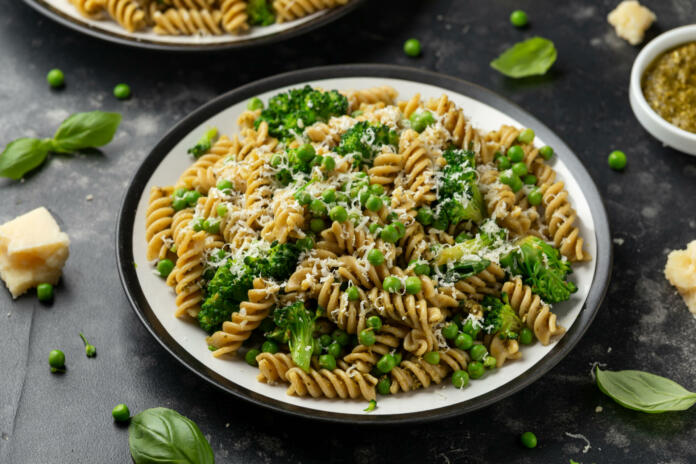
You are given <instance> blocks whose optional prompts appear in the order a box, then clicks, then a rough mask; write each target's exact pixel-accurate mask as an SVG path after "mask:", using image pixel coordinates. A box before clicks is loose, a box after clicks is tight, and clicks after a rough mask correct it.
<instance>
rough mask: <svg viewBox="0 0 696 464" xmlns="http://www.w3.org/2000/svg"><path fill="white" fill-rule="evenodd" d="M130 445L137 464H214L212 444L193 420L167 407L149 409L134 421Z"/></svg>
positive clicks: (130, 427)
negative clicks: (164, 463)
mask: <svg viewBox="0 0 696 464" xmlns="http://www.w3.org/2000/svg"><path fill="white" fill-rule="evenodd" d="M128 445H129V446H130V452H131V455H132V456H133V461H135V464H147V463H163V462H172V463H174V462H175V463H178V464H187V463H190V464H214V463H215V456H214V455H213V450H212V448H211V447H210V443H208V440H206V439H205V437H204V436H203V434H202V433H201V430H200V429H199V428H198V426H197V425H196V424H195V423H194V422H193V421H192V420H190V419H188V418H186V417H184V416H182V415H181V414H179V413H178V412H176V411H173V410H171V409H167V408H152V409H146V410H145V411H142V412H141V413H139V414H137V415H136V416H134V417H133V418H132V419H131V423H130V425H129V426H128Z"/></svg>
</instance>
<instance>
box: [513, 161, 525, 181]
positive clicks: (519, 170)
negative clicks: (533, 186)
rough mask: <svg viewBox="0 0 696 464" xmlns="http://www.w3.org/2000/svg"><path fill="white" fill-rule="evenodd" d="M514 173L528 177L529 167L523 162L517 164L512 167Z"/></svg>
mask: <svg viewBox="0 0 696 464" xmlns="http://www.w3.org/2000/svg"><path fill="white" fill-rule="evenodd" d="M512 172H514V173H515V174H516V175H518V176H520V177H521V176H524V175H527V165H526V164H524V163H523V162H522V161H520V162H519V163H515V164H513V165H512Z"/></svg>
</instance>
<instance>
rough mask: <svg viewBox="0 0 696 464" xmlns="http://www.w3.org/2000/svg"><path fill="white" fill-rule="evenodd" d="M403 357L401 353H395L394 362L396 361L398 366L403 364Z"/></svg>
mask: <svg viewBox="0 0 696 464" xmlns="http://www.w3.org/2000/svg"><path fill="white" fill-rule="evenodd" d="M401 358H402V355H401V353H394V362H395V363H396V365H397V366H398V365H400V364H401Z"/></svg>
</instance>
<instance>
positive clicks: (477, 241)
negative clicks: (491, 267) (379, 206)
mask: <svg viewBox="0 0 696 464" xmlns="http://www.w3.org/2000/svg"><path fill="white" fill-rule="evenodd" d="M491 225H492V226H493V227H489V226H491ZM489 229H492V230H491V231H490V232H486V230H489ZM505 235H506V234H505V230H504V229H502V228H500V227H498V225H496V224H495V222H493V221H492V220H491V219H486V221H484V222H483V224H481V227H480V228H479V232H478V233H477V234H476V236H475V237H473V238H470V239H467V240H464V241H462V242H460V243H457V244H456V245H452V246H447V247H443V248H442V249H440V250H439V252H438V254H437V258H436V260H435V263H436V264H437V265H438V266H441V265H443V264H445V263H448V262H451V261H456V260H458V259H460V258H462V257H463V256H465V255H480V253H481V252H483V251H485V250H487V249H490V248H494V247H495V246H497V245H499V244H502V243H503V242H504V241H505ZM489 264H490V263H489Z"/></svg>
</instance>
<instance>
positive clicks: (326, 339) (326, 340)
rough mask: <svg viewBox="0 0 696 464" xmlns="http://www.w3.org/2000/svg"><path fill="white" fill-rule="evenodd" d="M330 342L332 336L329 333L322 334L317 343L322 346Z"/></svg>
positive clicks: (326, 345)
mask: <svg viewBox="0 0 696 464" xmlns="http://www.w3.org/2000/svg"><path fill="white" fill-rule="evenodd" d="M332 342H333V338H331V335H329V334H324V335H322V336H321V337H319V344H320V345H321V346H323V347H324V348H326V347H328V346H329V345H330V344H331V343H332Z"/></svg>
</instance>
